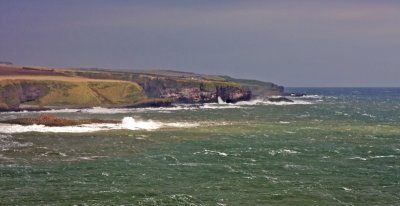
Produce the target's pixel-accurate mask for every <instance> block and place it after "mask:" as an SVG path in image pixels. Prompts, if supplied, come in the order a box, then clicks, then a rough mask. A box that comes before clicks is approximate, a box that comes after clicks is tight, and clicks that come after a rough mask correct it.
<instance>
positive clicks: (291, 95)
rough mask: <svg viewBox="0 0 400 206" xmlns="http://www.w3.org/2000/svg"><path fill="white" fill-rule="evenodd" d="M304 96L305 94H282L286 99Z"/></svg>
mask: <svg viewBox="0 0 400 206" xmlns="http://www.w3.org/2000/svg"><path fill="white" fill-rule="evenodd" d="M305 95H307V94H305V93H296V92H293V93H284V94H283V96H287V97H303V96H305Z"/></svg>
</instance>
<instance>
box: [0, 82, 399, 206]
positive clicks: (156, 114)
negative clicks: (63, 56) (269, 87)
mask: <svg viewBox="0 0 400 206" xmlns="http://www.w3.org/2000/svg"><path fill="white" fill-rule="evenodd" d="M291 90H292V91H301V92H306V93H307V94H310V95H308V96H305V97H301V98H293V99H294V100H295V103H291V104H289V103H287V104H283V103H268V102H263V101H254V102H250V103H239V104H236V105H230V104H227V105H215V104H210V105H204V106H202V105H193V106H182V105H181V106H177V107H174V108H164V109H162V108H160V109H132V110H112V109H101V108H94V109H92V110H82V111H74V110H64V111H52V114H54V115H57V116H60V117H67V118H88V117H90V118H104V119H115V120H122V119H124V118H127V117H128V118H133V119H134V120H135V121H134V122H132V121H128V122H126V124H132V125H137V127H132V125H130V127H129V125H128V127H126V125H125V127H123V126H121V128H118V126H112V127H111V126H104V125H103V127H104V128H103V130H100V131H91V132H89V131H87V132H85V131H84V130H83V131H79V132H72V133H71V131H73V130H74V129H76V128H70V129H67V130H59V131H50V130H47V129H49V128H45V127H39V126H37V127H36V128H30V127H12V126H10V125H0V205H220V206H222V205H400V89H398V88H378V89H377V88H375V89H374V88H345V89H339V88H336V89H329V88H322V89H321V88H320V89H318V88H292V89H291ZM37 115H39V113H30V112H22V113H1V114H0V119H2V120H4V119H12V118H18V117H27V116H37ZM131 120H132V119H131ZM154 125H156V127H152V126H154ZM98 127H102V126H101V125H98ZM86 129H87V128H86Z"/></svg>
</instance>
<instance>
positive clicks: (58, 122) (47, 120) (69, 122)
mask: <svg viewBox="0 0 400 206" xmlns="http://www.w3.org/2000/svg"><path fill="white" fill-rule="evenodd" d="M0 123H6V124H19V125H34V124H36V125H45V126H50V127H64V126H75V125H81V124H94V123H119V121H115V120H103V119H63V118H58V117H56V116H53V115H48V114H42V115H40V116H38V117H36V118H19V119H11V120H5V121H1V122H0Z"/></svg>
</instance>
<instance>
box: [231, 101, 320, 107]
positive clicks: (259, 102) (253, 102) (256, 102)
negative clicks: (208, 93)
mask: <svg viewBox="0 0 400 206" xmlns="http://www.w3.org/2000/svg"><path fill="white" fill-rule="evenodd" d="M291 100H292V101H293V102H284V101H282V102H271V101H268V100H262V99H255V100H251V101H242V102H238V103H236V104H235V105H245V106H253V105H277V106H286V105H309V104H315V103H314V102H311V101H305V100H300V99H291Z"/></svg>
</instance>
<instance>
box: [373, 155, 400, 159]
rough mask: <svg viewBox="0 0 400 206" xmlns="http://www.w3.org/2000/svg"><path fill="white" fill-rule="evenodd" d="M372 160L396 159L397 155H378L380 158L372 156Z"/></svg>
mask: <svg viewBox="0 0 400 206" xmlns="http://www.w3.org/2000/svg"><path fill="white" fill-rule="evenodd" d="M369 158H371V159H380V158H396V156H395V155H378V156H371V157H369Z"/></svg>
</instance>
